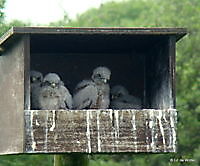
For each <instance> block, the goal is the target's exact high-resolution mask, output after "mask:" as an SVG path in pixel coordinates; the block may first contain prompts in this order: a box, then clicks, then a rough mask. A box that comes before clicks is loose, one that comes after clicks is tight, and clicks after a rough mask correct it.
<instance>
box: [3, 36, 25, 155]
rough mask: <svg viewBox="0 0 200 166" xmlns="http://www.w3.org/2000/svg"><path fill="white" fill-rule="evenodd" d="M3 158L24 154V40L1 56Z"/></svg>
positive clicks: (17, 42)
mask: <svg viewBox="0 0 200 166" xmlns="http://www.w3.org/2000/svg"><path fill="white" fill-rule="evenodd" d="M0 94H1V95H0V113H1V116H0V154H11V153H22V152H23V145H24V144H23V136H24V40H18V41H16V43H15V45H13V47H12V48H10V49H9V50H7V51H6V52H4V54H3V55H2V56H0Z"/></svg>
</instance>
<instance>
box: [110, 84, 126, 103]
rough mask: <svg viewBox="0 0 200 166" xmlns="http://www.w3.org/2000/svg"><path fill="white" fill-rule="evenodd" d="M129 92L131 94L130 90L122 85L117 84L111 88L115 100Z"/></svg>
mask: <svg viewBox="0 0 200 166" xmlns="http://www.w3.org/2000/svg"><path fill="white" fill-rule="evenodd" d="M128 94H129V93H128V90H127V89H126V88H125V87H123V86H121V85H116V86H114V87H113V88H112V89H111V98H112V99H113V100H115V99H118V98H120V97H123V96H125V95H128Z"/></svg>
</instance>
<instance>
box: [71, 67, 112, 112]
mask: <svg viewBox="0 0 200 166" xmlns="http://www.w3.org/2000/svg"><path fill="white" fill-rule="evenodd" d="M110 76H111V71H110V70H109V69H108V68H107V67H101V66H100V67H97V68H95V69H94V70H93V73H92V76H91V79H90V80H83V81H81V82H80V83H79V84H78V85H77V86H76V88H75V93H74V96H73V104H74V105H73V108H74V109H87V108H93V109H99V108H102V109H103V108H104V109H106V108H108V107H109V105H110V87H109V84H108V83H107V82H108V81H109V80H110Z"/></svg>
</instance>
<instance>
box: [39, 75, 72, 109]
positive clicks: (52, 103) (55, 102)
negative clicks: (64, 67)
mask: <svg viewBox="0 0 200 166" xmlns="http://www.w3.org/2000/svg"><path fill="white" fill-rule="evenodd" d="M71 108H72V96H71V94H70V93H69V91H68V89H67V88H66V87H65V86H64V83H63V82H62V81H61V80H60V77H59V76H58V75H57V74H56V73H49V74H47V75H46V76H45V77H44V79H43V82H42V85H41V89H40V92H39V109H50V110H57V109H71Z"/></svg>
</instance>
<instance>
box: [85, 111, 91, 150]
mask: <svg viewBox="0 0 200 166" xmlns="http://www.w3.org/2000/svg"><path fill="white" fill-rule="evenodd" d="M86 123H87V131H86V137H87V143H88V148H87V152H88V153H91V150H92V149H91V138H90V111H88V110H87V117H86Z"/></svg>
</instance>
